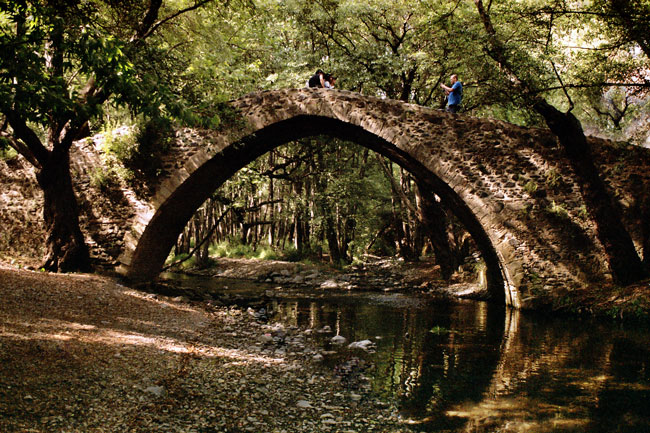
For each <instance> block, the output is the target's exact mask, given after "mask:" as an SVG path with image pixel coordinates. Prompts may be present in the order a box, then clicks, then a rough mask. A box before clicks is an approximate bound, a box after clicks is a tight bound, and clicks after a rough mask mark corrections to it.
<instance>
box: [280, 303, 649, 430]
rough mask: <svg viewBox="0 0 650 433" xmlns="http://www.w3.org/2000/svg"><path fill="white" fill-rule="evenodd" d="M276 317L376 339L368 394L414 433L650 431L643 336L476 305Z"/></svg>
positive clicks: (291, 309)
mask: <svg viewBox="0 0 650 433" xmlns="http://www.w3.org/2000/svg"><path fill="white" fill-rule="evenodd" d="M279 308H280V309H281V310H282V314H281V315H282V316H283V317H284V319H285V320H286V321H287V322H289V323H290V324H293V325H299V326H309V327H311V328H313V329H318V328H321V327H322V326H324V325H330V326H331V327H332V329H333V330H339V332H340V333H341V334H342V335H344V336H345V337H346V338H348V339H349V340H355V339H356V340H358V339H364V338H369V337H370V338H372V337H374V336H381V337H382V339H381V340H379V341H378V347H379V350H378V353H377V354H376V355H375V356H374V360H375V362H376V371H375V373H374V374H373V378H372V381H373V382H372V386H373V389H374V391H376V392H378V393H379V394H382V395H384V396H387V397H392V396H400V398H401V406H402V409H403V412H404V414H405V415H411V416H412V417H413V418H414V419H416V418H419V419H422V418H424V419H423V420H422V422H423V424H421V425H420V426H418V428H419V429H420V430H427V431H459V432H462V431H467V432H492V431H498V430H501V431H508V432H510V431H512V432H520V431H521V432H523V431H526V432H530V431H535V432H556V431H557V432H578V431H591V432H610V431H611V432H617V431H618V432H638V431H650V415H649V414H648V404H649V402H650V370H649V369H648V365H647V363H648V359H650V348H649V347H648V335H649V332H648V330H647V329H639V330H634V331H630V330H629V329H628V330H621V329H617V328H614V326H613V325H612V324H605V325H604V326H599V325H598V324H597V323H594V322H591V321H578V320H571V319H565V318H554V319H545V318H542V317H539V316H534V317H529V316H525V315H524V314H523V313H519V312H518V311H515V310H511V311H506V314H505V315H504V310H503V309H499V308H493V306H490V307H489V308H488V307H487V306H486V305H485V304H481V303H472V304H468V305H467V306H465V305H460V306H459V305H453V304H452V305H448V306H444V305H439V304H436V305H434V306H433V307H432V309H430V310H428V311H423V310H422V309H420V308H390V307H386V306H382V307H380V308H378V307H376V306H373V305H359V304H354V305H351V304H349V303H347V304H346V303H341V304H336V303H335V302H332V303H328V304H325V305H323V304H321V303H320V302H312V303H311V304H310V303H308V302H306V303H303V304H301V305H300V306H299V303H297V302H296V303H291V304H286V305H280V306H279ZM504 317H505V320H504Z"/></svg>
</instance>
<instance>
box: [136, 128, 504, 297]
mask: <svg viewBox="0 0 650 433" xmlns="http://www.w3.org/2000/svg"><path fill="white" fill-rule="evenodd" d="M318 135H327V136H332V137H335V138H339V139H342V140H346V141H352V142H355V143H357V144H359V145H362V146H365V147H367V148H369V149H371V150H373V151H375V152H378V153H380V154H382V155H384V156H386V157H387V158H389V159H390V160H392V161H393V162H395V163H397V164H399V165H400V166H402V167H403V168H404V169H406V170H407V171H409V172H410V173H411V174H412V175H413V176H414V177H415V178H416V180H417V182H418V184H419V185H420V186H421V187H425V188H426V190H427V191H425V192H429V193H435V194H436V195H438V196H439V197H440V198H441V199H442V201H443V202H444V203H445V205H446V206H447V208H449V209H450V210H451V211H452V212H453V213H454V214H455V215H456V217H457V218H458V219H459V220H460V221H461V223H462V224H463V225H464V226H465V228H466V229H467V230H468V232H469V233H470V234H471V236H472V238H473V239H474V241H475V243H476V245H477V247H478V248H479V250H480V252H481V254H482V256H483V259H484V261H485V263H486V266H487V283H488V293H489V296H490V298H491V299H492V300H494V301H495V302H500V303H507V304H512V303H513V302H512V299H510V297H511V293H510V291H511V287H512V284H511V282H510V281H509V277H508V273H507V268H506V266H505V265H504V263H503V260H502V259H501V258H500V257H499V254H498V252H497V250H496V249H495V248H494V246H493V243H492V241H491V240H490V236H489V235H488V233H487V232H486V231H485V229H484V228H483V227H482V225H481V223H480V222H479V220H478V219H477V217H476V216H475V213H474V212H472V210H471V209H470V207H469V206H468V205H467V204H466V203H465V202H464V201H463V200H462V199H461V197H460V196H459V194H458V193H457V192H456V191H454V190H453V189H452V188H451V187H450V186H449V185H448V184H447V183H445V182H444V181H443V180H442V179H440V177H438V176H437V175H436V174H434V173H433V172H432V171H431V170H430V169H428V168H427V167H425V166H424V165H423V164H422V163H421V162H419V161H417V160H416V159H415V158H414V157H413V156H411V155H409V154H408V153H407V152H405V151H403V150H401V149H399V148H398V147H396V146H395V145H394V144H392V143H390V142H388V141H386V140H385V139H383V138H381V137H378V136H377V135H375V134H373V133H371V132H368V131H366V130H365V129H363V128H362V127H359V126H356V125H352V124H350V123H345V122H342V121H340V120H336V119H332V118H329V117H321V116H309V115H299V116H295V117H292V118H290V119H287V120H282V121H279V122H276V123H273V124H271V125H269V126H267V127H264V128H262V129H259V130H257V131H255V132H254V133H252V134H249V135H247V136H245V137H244V138H242V139H241V140H239V141H237V142H235V143H231V144H228V145H226V146H225V147H224V148H223V149H222V150H221V151H220V152H218V153H217V154H216V155H215V156H213V157H212V158H211V159H209V160H207V161H206V162H205V163H203V164H202V165H201V166H200V167H198V168H196V169H195V170H194V171H193V172H192V173H191V174H190V176H189V177H188V178H187V179H186V180H185V181H184V182H182V183H181V184H180V185H179V186H178V187H177V188H175V190H174V191H172V192H171V194H169V196H168V197H167V198H166V199H165V200H163V201H162V202H161V204H160V205H159V206H158V208H157V209H156V210H155V213H154V215H153V217H152V218H151V219H150V220H149V222H148V224H147V225H146V227H145V229H144V231H143V232H142V234H141V236H140V237H139V239H138V240H137V245H136V247H135V250H134V251H133V254H132V256H131V260H130V263H128V264H127V265H128V270H127V276H128V277H129V278H131V279H133V280H148V279H151V278H155V277H156V276H157V275H158V273H159V272H160V270H161V268H162V265H163V264H164V261H165V259H166V258H167V255H168V254H169V251H170V250H171V248H172V247H173V245H174V244H175V242H176V240H177V238H178V236H179V234H180V233H181V231H182V230H183V228H184V227H185V225H186V224H187V222H188V221H189V220H190V218H191V217H192V215H193V214H194V213H195V212H196V210H197V209H198V208H199V207H200V206H201V205H202V203H203V202H204V201H205V200H207V199H208V198H209V196H210V195H211V194H212V193H213V192H214V191H215V190H216V189H217V188H219V187H220V186H221V185H222V184H223V183H224V182H225V181H226V180H228V179H229V178H230V177H231V176H233V175H234V174H235V173H236V172H237V171H239V170H240V169H241V168H243V167H245V166H246V165H248V164H249V163H251V162H252V161H254V160H255V159H257V158H258V157H259V156H261V155H263V154H265V153H267V152H269V151H271V150H272V149H274V148H276V147H278V146H280V145H282V144H285V143H288V142H291V141H295V140H298V139H301V138H305V137H310V136H318Z"/></svg>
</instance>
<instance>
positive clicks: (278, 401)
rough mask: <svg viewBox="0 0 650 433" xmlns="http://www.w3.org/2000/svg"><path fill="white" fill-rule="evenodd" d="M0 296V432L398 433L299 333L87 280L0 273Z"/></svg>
mask: <svg viewBox="0 0 650 433" xmlns="http://www.w3.org/2000/svg"><path fill="white" fill-rule="evenodd" d="M0 296H1V297H2V302H0V431H2V432H7V433H8V432H48V433H50V432H64V431H65V432H71V431H72V432H126V431H129V432H147V433H149V432H207V431H210V432H246V431H251V432H283V431H284V432H334V431H341V432H342V431H349V432H365V431H377V432H398V431H407V430H406V429H404V428H403V427H401V426H400V424H399V423H398V421H397V420H396V418H395V417H394V412H393V411H392V410H391V409H390V408H389V407H388V405H387V404H385V403H382V402H379V401H377V400H375V399H373V398H372V397H371V396H369V395H367V394H365V393H364V392H363V391H361V390H349V389H345V388H344V387H343V386H342V385H341V384H339V383H338V382H337V380H336V379H335V378H334V377H333V376H332V375H331V374H330V373H328V372H327V371H324V370H322V369H321V368H320V367H319V365H318V363H317V361H315V358H314V357H315V355H317V352H316V350H315V349H314V347H315V346H313V345H312V344H311V341H310V339H309V338H310V337H309V333H308V332H304V331H305V330H301V329H284V328H280V327H279V325H265V324H260V323H257V322H256V321H255V320H254V318H253V316H252V315H251V314H249V313H248V312H246V311H243V310H241V309H238V308H234V307H207V306H205V304H203V303H185V302H179V301H177V300H174V299H172V298H167V297H163V296H159V295H152V294H146V293H142V292H138V291H135V290H132V289H130V288H128V287H125V286H122V285H120V284H118V283H117V282H116V281H114V280H111V279H109V278H105V277H99V276H94V275H55V274H46V273H39V272H32V271H25V270H17V269H10V268H8V267H6V266H3V265H0ZM276 335H281V336H282V338H283V342H284V345H283V348H282V350H279V349H278V350H275V351H274V350H273V347H272V345H273V342H272V341H274V340H275V338H274V336H276Z"/></svg>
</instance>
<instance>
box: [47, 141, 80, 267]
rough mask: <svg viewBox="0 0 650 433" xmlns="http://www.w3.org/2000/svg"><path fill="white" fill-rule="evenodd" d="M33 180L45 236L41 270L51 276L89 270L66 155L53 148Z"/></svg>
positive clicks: (66, 152) (68, 159)
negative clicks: (39, 195)
mask: <svg viewBox="0 0 650 433" xmlns="http://www.w3.org/2000/svg"><path fill="white" fill-rule="evenodd" d="M37 180H38V184H39V186H40V187H41V189H42V190H43V198H44V204H43V220H44V223H45V233H46V253H45V258H44V259H43V264H42V265H41V267H42V268H44V269H45V270H48V271H55V272H58V271H61V272H70V271H87V270H89V269H90V253H89V251H88V246H87V245H86V242H85V240H84V237H83V234H82V233H81V228H80V227H79V209H78V206H77V198H76V197H75V193H74V189H73V187H72V178H71V176H70V156H69V151H68V150H67V149H65V150H63V149H57V148H55V149H54V150H53V151H52V152H51V153H50V156H49V158H48V160H47V162H46V163H45V164H43V166H42V169H41V170H40V172H39V173H38V175H37Z"/></svg>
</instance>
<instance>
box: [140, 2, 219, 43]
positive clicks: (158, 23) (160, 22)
mask: <svg viewBox="0 0 650 433" xmlns="http://www.w3.org/2000/svg"><path fill="white" fill-rule="evenodd" d="M211 1H213V0H201V1H198V2H196V3H194V4H193V5H192V6H188V7H186V8H185V9H180V10H178V11H176V12H174V13H173V14H171V15H169V16H167V17H165V18H163V19H161V20H158V21H156V22H152V23H151V24H150V25H149V28H148V29H146V30H145V31H143V32H142V34H141V35H139V37H138V39H146V38H148V37H149V36H151V35H152V34H153V33H154V32H155V31H156V30H158V28H159V27H160V26H162V25H163V24H165V23H167V22H169V21H171V20H173V19H174V18H177V17H179V16H180V15H183V14H184V13H187V12H190V11H193V10H195V9H198V8H200V7H201V6H203V5H205V4H207V3H210V2H211ZM154 2H155V3H158V2H160V3H161V4H162V0H154V1H152V3H154ZM158 9H160V6H158ZM150 12H151V8H150ZM155 13H156V16H155V17H154V19H155V18H156V17H158V10H156V11H155ZM147 15H149V13H147ZM145 18H146V17H145ZM143 24H144V23H143Z"/></svg>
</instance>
